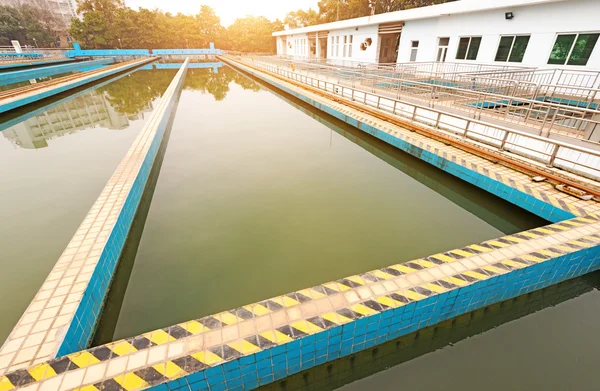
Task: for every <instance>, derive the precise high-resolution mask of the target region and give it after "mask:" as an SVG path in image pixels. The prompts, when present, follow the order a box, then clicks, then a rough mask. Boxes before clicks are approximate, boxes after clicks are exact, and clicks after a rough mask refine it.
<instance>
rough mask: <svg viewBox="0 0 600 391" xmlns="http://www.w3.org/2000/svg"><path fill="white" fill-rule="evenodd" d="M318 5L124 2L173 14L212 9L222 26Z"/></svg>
mask: <svg viewBox="0 0 600 391" xmlns="http://www.w3.org/2000/svg"><path fill="white" fill-rule="evenodd" d="M318 2H319V1H318V0H199V1H198V0H125V4H126V5H127V6H128V7H131V8H133V9H137V8H138V7H144V8H148V9H154V8H158V9H160V10H162V11H165V12H171V13H173V14H176V13H178V12H181V13H183V14H190V15H194V14H197V13H198V10H199V9H200V5H201V4H206V5H208V6H210V7H212V8H213V9H214V10H215V12H216V13H217V15H218V16H219V17H220V18H221V24H222V25H223V26H225V27H227V26H229V25H230V24H232V23H233V22H234V21H235V20H236V19H237V18H243V17H244V16H246V15H254V16H265V17H267V18H268V19H270V20H275V19H277V18H279V19H281V20H283V18H284V17H285V14H287V13H288V12H289V11H295V10H297V9H299V8H302V9H307V8H312V9H314V10H318V7H317V3H318Z"/></svg>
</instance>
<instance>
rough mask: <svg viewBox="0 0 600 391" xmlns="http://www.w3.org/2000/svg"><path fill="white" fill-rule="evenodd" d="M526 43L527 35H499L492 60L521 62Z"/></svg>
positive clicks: (527, 42) (527, 41) (527, 40)
mask: <svg viewBox="0 0 600 391" xmlns="http://www.w3.org/2000/svg"><path fill="white" fill-rule="evenodd" d="M527 44H529V35H520V36H514V35H511V36H507V37H501V38H500V44H499V45H498V51H497V52H496V58H495V59H494V61H503V62H506V61H508V62H522V61H523V57H524V56H525V50H526V49H527Z"/></svg>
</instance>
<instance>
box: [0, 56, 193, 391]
mask: <svg viewBox="0 0 600 391" xmlns="http://www.w3.org/2000/svg"><path fill="white" fill-rule="evenodd" d="M188 62H189V60H186V62H184V63H183V65H182V67H181V69H180V70H179V71H178V72H177V75H176V76H175V77H174V79H173V81H172V82H171V84H170V85H169V87H168V88H167V90H166V91H165V93H164V94H163V96H162V98H161V101H160V103H159V104H158V105H157V107H156V109H155V110H154V112H153V114H152V116H151V117H150V118H149V119H148V120H147V122H146V123H145V125H144V127H143V129H142V130H141V131H140V134H139V135H138V136H137V138H136V139H135V141H134V142H133V144H132V146H131V148H130V149H129V151H128V152H127V154H126V156H125V157H124V159H123V160H122V161H121V162H120V164H119V166H118V167H117V169H116V171H115V173H114V174H113V175H112V177H111V178H110V180H109V181H108V184H107V185H106V186H105V188H104V189H103V190H102V192H101V193H100V196H99V197H98V199H97V200H96V202H95V203H94V205H93V206H92V208H91V209H90V211H89V212H88V214H87V216H86V217H85V219H84V220H83V222H82V223H81V225H80V226H79V228H78V229H77V231H76V232H75V235H74V236H73V238H72V239H71V241H70V242H69V244H68V245H67V248H66V249H65V250H64V252H63V254H62V255H61V256H60V258H59V259H58V261H57V263H56V264H55V266H54V268H53V269H52V271H51V272H50V274H49V275H48V277H47V279H46V281H45V282H44V283H43V285H42V287H41V288H40V290H39V291H38V293H37V294H36V296H35V297H34V299H33V301H32V302H31V304H30V305H29V307H28V308H27V310H26V311H25V313H24V314H23V316H22V317H21V319H20V320H19V322H18V323H17V326H16V327H15V328H14V329H13V331H12V332H11V334H10V335H9V337H8V339H7V340H6V342H5V343H4V345H3V346H2V348H0V373H4V372H6V371H10V370H14V369H18V368H20V367H26V366H30V365H32V364H37V363H39V362H42V361H45V360H48V359H51V358H54V357H58V356H63V355H65V354H69V353H73V352H76V351H79V350H82V349H85V348H86V347H87V346H88V345H89V341H90V340H91V338H92V337H93V332H94V330H95V327H96V324H97V321H98V318H99V316H100V313H101V310H102V307H103V304H104V300H105V297H106V294H107V292H108V288H109V286H110V282H111V280H112V278H113V274H114V271H115V269H116V266H117V262H118V260H119V257H120V254H121V251H122V250H123V247H124V245H125V241H126V238H127V235H128V233H129V230H130V228H131V224H132V222H133V218H134V216H135V214H136V211H137V208H138V205H139V202H140V199H141V196H142V194H143V192H144V189H145V187H146V182H147V180H148V176H149V174H150V171H151V168H152V165H153V164H154V160H155V157H156V154H157V151H158V149H159V146H160V144H161V142H162V139H163V134H164V132H165V130H166V128H167V126H168V123H169V118H170V113H171V112H172V110H173V108H174V106H175V105H176V104H177V101H178V97H179V93H180V91H181V87H182V85H183V81H184V79H185V74H186V70H187V65H188ZM0 389H1V388H0Z"/></svg>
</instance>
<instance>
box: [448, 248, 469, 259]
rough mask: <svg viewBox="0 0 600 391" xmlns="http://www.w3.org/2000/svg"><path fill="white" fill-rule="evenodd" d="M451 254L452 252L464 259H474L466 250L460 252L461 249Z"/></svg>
mask: <svg viewBox="0 0 600 391" xmlns="http://www.w3.org/2000/svg"><path fill="white" fill-rule="evenodd" d="M450 252H451V253H452V254H457V255H460V256H463V257H465V258H468V257H472V256H473V254H471V253H468V252H466V251H465V250H460V249H459V250H452V251H450Z"/></svg>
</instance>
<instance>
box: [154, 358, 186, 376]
mask: <svg viewBox="0 0 600 391" xmlns="http://www.w3.org/2000/svg"><path fill="white" fill-rule="evenodd" d="M152 368H154V369H156V370H157V371H158V372H160V374H161V375H163V376H166V377H168V378H169V379H175V378H177V377H181V376H183V375H185V373H186V372H185V371H184V370H183V369H181V368H180V367H179V366H178V365H177V364H175V363H174V362H172V361H167V362H165V363H161V364H156V365H153V366H152Z"/></svg>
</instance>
